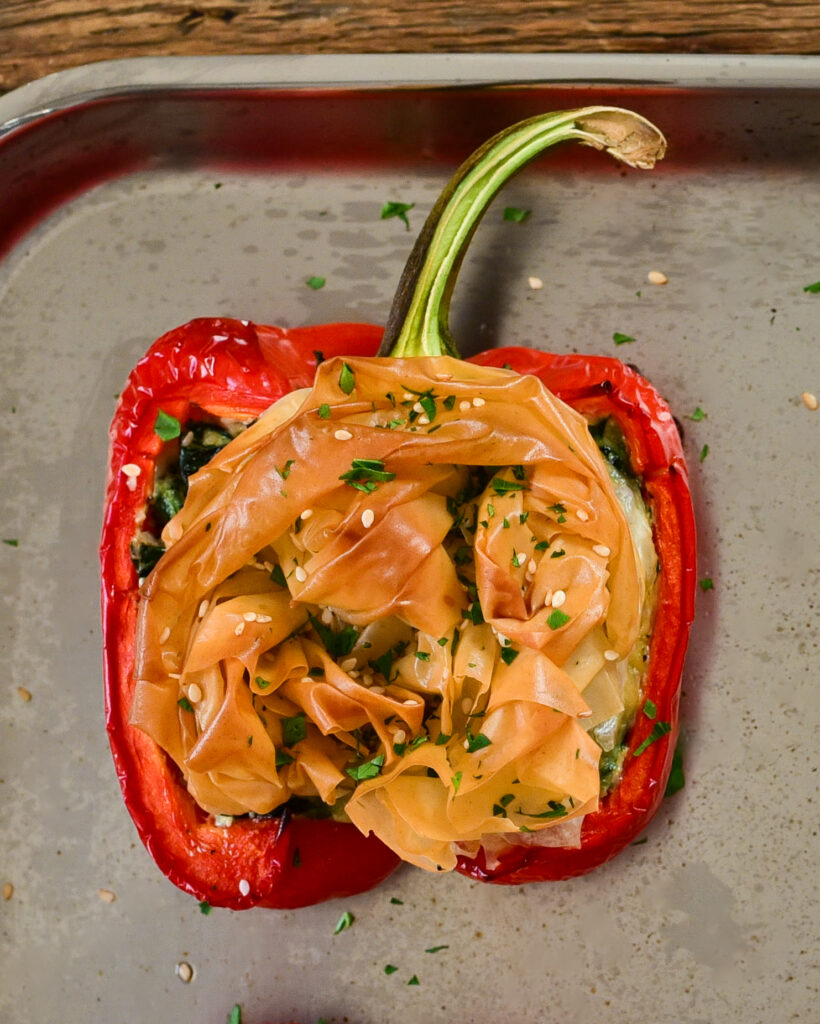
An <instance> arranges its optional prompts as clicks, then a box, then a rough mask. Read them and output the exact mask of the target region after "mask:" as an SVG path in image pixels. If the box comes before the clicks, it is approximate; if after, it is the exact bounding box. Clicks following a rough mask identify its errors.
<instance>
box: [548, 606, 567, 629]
mask: <svg viewBox="0 0 820 1024" xmlns="http://www.w3.org/2000/svg"><path fill="white" fill-rule="evenodd" d="M568 622H569V615H567V614H566V612H562V611H561V609H560V608H554V609H553V610H552V612H550V617H549V618H548V619H547V625H548V626H549V628H550V629H560V628H561V627H562V626H565V625H566V624H567V623H568Z"/></svg>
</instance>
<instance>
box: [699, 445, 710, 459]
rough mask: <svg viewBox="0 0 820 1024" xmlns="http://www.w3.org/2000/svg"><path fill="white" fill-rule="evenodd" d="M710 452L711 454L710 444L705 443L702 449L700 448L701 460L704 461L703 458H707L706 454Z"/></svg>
mask: <svg viewBox="0 0 820 1024" xmlns="http://www.w3.org/2000/svg"><path fill="white" fill-rule="evenodd" d="M708 454H709V445H708V444H705V445H704V446H703V447H702V448H701V450H700V461H701V462H703V460H704V459H705V458H706V456H707V455H708Z"/></svg>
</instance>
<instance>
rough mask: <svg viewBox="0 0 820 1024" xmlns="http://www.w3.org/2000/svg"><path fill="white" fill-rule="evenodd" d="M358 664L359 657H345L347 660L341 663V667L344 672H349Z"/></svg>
mask: <svg viewBox="0 0 820 1024" xmlns="http://www.w3.org/2000/svg"><path fill="white" fill-rule="evenodd" d="M358 664H359V662H358V659H356V658H345V660H344V661H343V662H341V663H340V665H339V668H340V669H341V670H342V672H349V671H350V670H351V669H352V668H355V667H356V666H357V665H358Z"/></svg>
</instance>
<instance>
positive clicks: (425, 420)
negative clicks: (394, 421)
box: [419, 416, 430, 427]
mask: <svg viewBox="0 0 820 1024" xmlns="http://www.w3.org/2000/svg"><path fill="white" fill-rule="evenodd" d="M429 422H430V417H429V416H419V423H420V424H421V425H422V426H423V427H426V426H427V424H428V423H429Z"/></svg>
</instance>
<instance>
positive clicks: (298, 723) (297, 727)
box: [282, 711, 307, 747]
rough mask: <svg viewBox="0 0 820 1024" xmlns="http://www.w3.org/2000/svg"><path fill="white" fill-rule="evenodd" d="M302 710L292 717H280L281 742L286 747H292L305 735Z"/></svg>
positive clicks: (305, 728) (304, 717) (305, 725)
mask: <svg viewBox="0 0 820 1024" xmlns="http://www.w3.org/2000/svg"><path fill="white" fill-rule="evenodd" d="M306 717H307V716H306V715H305V712H304V711H300V712H299V714H298V715H294V716H293V717H292V718H283V719H282V743H283V745H284V746H286V747H293V746H295V745H296V744H297V743H300V742H301V741H302V740H303V739H304V738H305V736H307V721H306Z"/></svg>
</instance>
